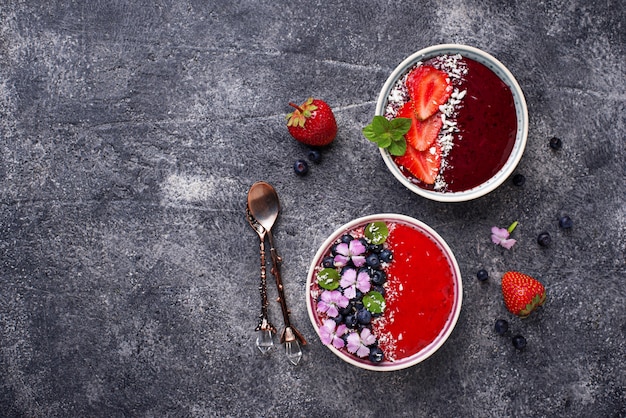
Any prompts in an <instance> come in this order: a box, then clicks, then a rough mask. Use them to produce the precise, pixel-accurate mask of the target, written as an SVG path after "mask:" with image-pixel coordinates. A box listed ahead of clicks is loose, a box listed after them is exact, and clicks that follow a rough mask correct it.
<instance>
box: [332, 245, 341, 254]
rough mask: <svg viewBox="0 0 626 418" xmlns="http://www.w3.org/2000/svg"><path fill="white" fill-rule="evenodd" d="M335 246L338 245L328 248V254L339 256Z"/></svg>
mask: <svg viewBox="0 0 626 418" xmlns="http://www.w3.org/2000/svg"><path fill="white" fill-rule="evenodd" d="M337 245H338V244H333V245H332V246H331V247H330V253H331V254H332V255H333V256H335V255H337V254H339V253H338V252H337Z"/></svg>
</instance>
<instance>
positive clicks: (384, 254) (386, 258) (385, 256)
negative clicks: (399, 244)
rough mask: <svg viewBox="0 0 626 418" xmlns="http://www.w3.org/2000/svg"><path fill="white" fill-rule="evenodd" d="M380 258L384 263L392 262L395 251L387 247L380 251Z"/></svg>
mask: <svg viewBox="0 0 626 418" xmlns="http://www.w3.org/2000/svg"><path fill="white" fill-rule="evenodd" d="M378 258H380V261H382V262H383V263H390V262H391V260H393V253H392V252H391V250H390V249H389V248H385V249H384V250H382V251H381V252H380V254H379V255H378Z"/></svg>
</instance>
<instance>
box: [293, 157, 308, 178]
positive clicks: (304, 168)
mask: <svg viewBox="0 0 626 418" xmlns="http://www.w3.org/2000/svg"><path fill="white" fill-rule="evenodd" d="M293 170H294V171H295V172H296V174H297V175H299V176H305V175H306V173H308V172H309V165H308V164H307V162H306V161H304V160H298V161H296V162H295V163H294V164H293Z"/></svg>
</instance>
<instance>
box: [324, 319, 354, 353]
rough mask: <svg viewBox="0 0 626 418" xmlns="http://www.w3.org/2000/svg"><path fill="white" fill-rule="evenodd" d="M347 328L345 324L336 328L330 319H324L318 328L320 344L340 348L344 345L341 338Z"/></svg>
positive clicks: (335, 324)
mask: <svg viewBox="0 0 626 418" xmlns="http://www.w3.org/2000/svg"><path fill="white" fill-rule="evenodd" d="M347 330H348V327H346V325H345V324H341V325H339V326H337V323H336V322H335V321H334V320H332V319H326V320H325V321H324V324H323V325H322V326H321V327H320V340H321V341H322V344H324V345H328V344H330V343H332V344H333V347H335V348H342V347H343V346H344V345H345V342H344V341H343V338H341V336H342V335H343V334H345V333H346V331H347Z"/></svg>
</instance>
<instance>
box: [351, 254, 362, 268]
mask: <svg viewBox="0 0 626 418" xmlns="http://www.w3.org/2000/svg"><path fill="white" fill-rule="evenodd" d="M352 262H353V263H354V265H355V266H357V267H361V266H362V265H363V264H365V256H363V255H353V256H352Z"/></svg>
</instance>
